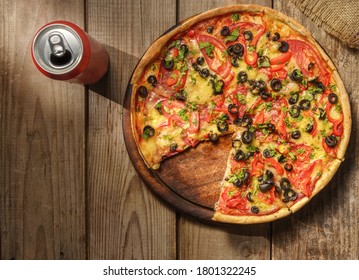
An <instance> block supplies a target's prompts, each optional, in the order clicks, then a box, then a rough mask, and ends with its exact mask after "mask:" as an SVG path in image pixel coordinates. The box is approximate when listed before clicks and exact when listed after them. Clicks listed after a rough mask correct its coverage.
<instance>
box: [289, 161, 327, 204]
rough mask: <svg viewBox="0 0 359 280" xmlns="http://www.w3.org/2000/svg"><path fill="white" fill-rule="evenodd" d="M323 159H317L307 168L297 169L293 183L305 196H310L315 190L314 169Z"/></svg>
mask: <svg viewBox="0 0 359 280" xmlns="http://www.w3.org/2000/svg"><path fill="white" fill-rule="evenodd" d="M321 163H322V161H321V160H316V161H314V162H312V163H310V164H309V165H307V166H306V167H305V168H302V169H300V170H298V171H297V174H296V176H293V178H292V181H291V182H292V184H293V185H294V187H295V188H296V189H299V190H300V191H301V192H302V193H303V194H304V195H305V196H307V197H310V196H311V194H312V191H313V187H314V185H313V182H312V178H314V175H313V174H312V173H313V170H314V168H315V167H316V165H317V164H321Z"/></svg>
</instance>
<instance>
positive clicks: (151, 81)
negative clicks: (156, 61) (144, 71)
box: [147, 75, 157, 87]
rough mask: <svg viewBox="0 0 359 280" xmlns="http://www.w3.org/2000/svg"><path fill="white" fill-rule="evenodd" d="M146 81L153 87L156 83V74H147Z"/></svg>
mask: <svg viewBox="0 0 359 280" xmlns="http://www.w3.org/2000/svg"><path fill="white" fill-rule="evenodd" d="M147 82H148V83H149V84H150V85H151V86H153V87H155V86H156V85H157V78H156V76H155V75H149V76H148V78H147Z"/></svg>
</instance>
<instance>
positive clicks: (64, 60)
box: [32, 23, 83, 75]
mask: <svg viewBox="0 0 359 280" xmlns="http://www.w3.org/2000/svg"><path fill="white" fill-rule="evenodd" d="M32 47H33V56H34V59H35V60H36V63H37V64H38V66H39V67H41V68H42V69H43V70H44V71H46V72H48V73H51V74H54V75H62V74H65V73H69V72H71V71H72V70H73V69H74V68H76V66H77V65H78V64H79V63H80V61H81V58H82V55H83V44H82V41H81V38H80V36H79V35H78V34H77V32H76V31H75V30H73V29H72V28H71V27H69V26H67V25H64V24H61V23H54V24H50V25H47V26H45V27H44V28H43V29H41V30H40V31H39V32H38V33H37V34H36V35H35V38H34V40H33V46H32Z"/></svg>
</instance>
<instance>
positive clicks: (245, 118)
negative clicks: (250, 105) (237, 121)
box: [241, 115, 253, 126]
mask: <svg viewBox="0 0 359 280" xmlns="http://www.w3.org/2000/svg"><path fill="white" fill-rule="evenodd" d="M252 123H253V120H252V118H251V117H250V116H249V115H244V116H243V117H242V123H241V126H250V125H251V124H252Z"/></svg>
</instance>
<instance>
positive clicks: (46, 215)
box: [0, 1, 86, 259]
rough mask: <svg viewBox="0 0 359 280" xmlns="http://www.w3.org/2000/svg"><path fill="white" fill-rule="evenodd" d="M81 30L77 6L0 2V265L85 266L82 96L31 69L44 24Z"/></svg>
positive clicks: (79, 88)
mask: <svg viewBox="0 0 359 280" xmlns="http://www.w3.org/2000/svg"><path fill="white" fill-rule="evenodd" d="M58 18H63V19H65V20H69V21H72V22H75V23H77V24H78V25H80V26H83V23H84V9H83V1H72V2H71V5H68V3H66V2H64V1H26V2H25V1H1V2H0V19H1V23H0V26H1V31H0V42H1V43H0V49H1V52H0V65H1V66H0V67H1V70H0V72H1V82H0V98H1V100H0V112H1V113H0V123H1V128H0V131H1V135H0V258H1V259H83V258H85V256H86V251H85V250H86V246H85V240H86V238H85V222H84V219H83V218H84V216H85V213H84V211H85V204H84V203H85V200H84V198H85V196H84V150H83V148H84V89H83V87H82V86H80V85H70V84H68V83H65V82H59V81H53V80H50V79H48V78H46V77H45V76H43V75H42V74H41V73H40V72H39V71H37V70H36V68H35V66H34V65H33V63H32V61H31V54H30V43H31V39H32V37H33V36H34V34H35V32H36V31H37V30H38V29H39V28H40V27H41V26H43V25H44V24H45V23H47V22H49V21H53V20H55V19H58Z"/></svg>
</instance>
